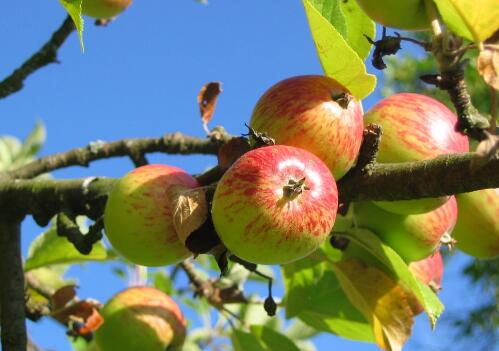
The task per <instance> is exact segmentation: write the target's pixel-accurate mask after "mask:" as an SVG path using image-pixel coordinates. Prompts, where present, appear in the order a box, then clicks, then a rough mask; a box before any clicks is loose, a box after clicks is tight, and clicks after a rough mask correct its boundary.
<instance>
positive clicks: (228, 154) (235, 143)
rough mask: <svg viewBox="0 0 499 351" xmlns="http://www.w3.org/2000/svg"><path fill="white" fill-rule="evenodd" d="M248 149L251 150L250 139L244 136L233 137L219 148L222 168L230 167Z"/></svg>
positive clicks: (219, 160) (219, 159)
mask: <svg viewBox="0 0 499 351" xmlns="http://www.w3.org/2000/svg"><path fill="white" fill-rule="evenodd" d="M248 151H250V145H249V143H248V139H246V138H243V137H237V138H232V139H230V140H229V142H228V143H227V144H224V145H222V147H221V148H220V150H218V155H217V157H218V165H219V166H220V168H222V169H228V168H229V167H230V166H231V165H232V164H233V163H234V162H236V160H237V159H238V158H239V157H241V156H242V155H243V154H245V153H246V152H248Z"/></svg>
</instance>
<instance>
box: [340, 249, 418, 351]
mask: <svg viewBox="0 0 499 351" xmlns="http://www.w3.org/2000/svg"><path fill="white" fill-rule="evenodd" d="M333 271H334V273H335V274H336V276H337V278H338V280H339V282H340V284H341V286H342V288H343V290H344V291H345V293H346V295H347V296H348V298H349V299H350V302H351V303H352V304H353V305H354V306H355V307H357V309H358V310H359V311H360V312H361V313H362V314H363V315H364V316H365V317H366V319H367V320H368V321H369V322H370V324H371V326H372V328H373V332H374V335H375V338H376V343H377V344H378V346H379V347H381V348H382V349H384V350H390V351H400V350H402V346H403V345H404V343H405V342H406V341H407V339H408V338H409V336H410V334H411V329H412V324H413V319H412V317H413V314H412V311H411V308H410V306H409V303H408V300H407V295H406V293H405V291H404V289H403V288H402V287H401V286H400V285H398V284H397V283H396V282H394V281H393V280H392V279H390V278H389V277H388V276H387V275H386V274H385V273H384V272H383V271H381V270H380V269H378V268H376V267H372V266H366V265H365V264H363V263H362V262H360V261H358V260H355V259H346V260H343V261H340V262H337V263H335V264H334V265H333Z"/></svg>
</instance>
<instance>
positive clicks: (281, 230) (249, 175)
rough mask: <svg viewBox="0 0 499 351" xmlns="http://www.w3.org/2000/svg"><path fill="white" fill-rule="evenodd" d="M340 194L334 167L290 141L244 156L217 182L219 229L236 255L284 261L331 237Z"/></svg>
mask: <svg viewBox="0 0 499 351" xmlns="http://www.w3.org/2000/svg"><path fill="white" fill-rule="evenodd" d="M337 207H338V193H337V189H336V182H335V180H334V178H333V176H332V175H331V172H330V171H329V169H328V167H327V166H326V165H325V164H324V162H322V161H321V160H320V159H319V158H317V157H316V156H315V155H313V154H311V153H310V152H308V151H306V150H302V149H299V148H296V147H291V146H286V145H273V146H267V147H262V148H258V149H254V150H252V151H250V152H247V153H245V154H244V155H242V156H241V157H240V158H239V159H238V160H237V161H236V162H235V163H234V164H233V165H232V166H231V167H230V168H229V169H228V170H227V172H226V173H225V174H224V176H223V177H222V179H220V181H219V182H218V184H217V188H216V190H215V195H214V197H213V203H212V210H211V212H212V218H213V224H214V225H215V230H216V232H217V233H218V235H219V236H220V239H221V240H222V242H223V243H224V245H225V246H226V247H227V249H229V251H231V252H232V253H233V254H235V255H236V256H238V257H240V258H242V259H243V260H246V261H248V262H252V263H256V264H284V263H288V262H292V261H295V260H298V259H300V258H302V257H305V256H307V255H308V254H310V253H312V252H313V251H315V250H316V249H317V248H318V247H319V246H320V245H321V244H322V243H323V242H324V241H325V240H326V239H327V237H328V236H329V233H330V232H331V229H332V228H333V225H334V220H335V218H336V210H337Z"/></svg>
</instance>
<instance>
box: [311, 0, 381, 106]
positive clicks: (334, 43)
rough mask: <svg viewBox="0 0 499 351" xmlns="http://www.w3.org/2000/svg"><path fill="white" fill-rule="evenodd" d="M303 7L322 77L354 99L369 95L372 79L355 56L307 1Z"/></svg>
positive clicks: (373, 78) (362, 63)
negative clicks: (342, 87) (350, 94)
mask: <svg viewBox="0 0 499 351" xmlns="http://www.w3.org/2000/svg"><path fill="white" fill-rule="evenodd" d="M303 5H304V7H305V12H306V14H307V18H308V22H309V25H310V30H311V32H312V37H313V39H314V42H315V46H316V48H317V53H318V55H319V60H320V62H321V65H322V68H323V70H324V73H325V74H326V76H329V77H332V78H334V79H335V80H337V81H338V82H339V83H341V84H342V85H343V86H345V87H346V88H347V89H348V90H349V91H350V92H351V93H352V94H353V95H354V96H355V97H357V98H358V99H363V98H364V97H366V96H367V95H369V94H370V93H371V92H372V91H373V90H374V88H375V87H376V77H375V76H374V75H371V74H368V73H367V72H366V66H365V65H364V62H363V61H362V59H361V58H360V57H359V55H358V54H357V53H356V52H355V51H354V50H353V49H352V48H351V47H350V46H349V45H348V42H347V41H346V40H345V39H344V38H343V37H342V36H341V34H340V33H339V32H338V30H336V29H335V28H334V27H333V25H332V24H331V23H330V22H329V21H328V20H327V19H326V18H324V17H323V16H322V15H321V13H320V12H319V11H318V10H317V9H316V8H315V7H314V5H313V4H312V3H311V2H310V0H303Z"/></svg>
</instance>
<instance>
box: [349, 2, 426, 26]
mask: <svg viewBox="0 0 499 351" xmlns="http://www.w3.org/2000/svg"><path fill="white" fill-rule="evenodd" d="M357 3H358V4H359V6H360V7H361V8H362V10H364V12H365V13H366V14H367V15H368V16H369V17H371V19H373V20H374V21H375V22H378V23H380V24H382V25H384V26H386V27H393V28H399V29H405V30H421V29H429V27H430V22H429V21H428V17H427V15H426V10H425V4H424V0H357Z"/></svg>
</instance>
